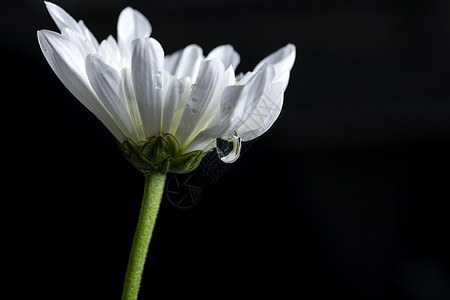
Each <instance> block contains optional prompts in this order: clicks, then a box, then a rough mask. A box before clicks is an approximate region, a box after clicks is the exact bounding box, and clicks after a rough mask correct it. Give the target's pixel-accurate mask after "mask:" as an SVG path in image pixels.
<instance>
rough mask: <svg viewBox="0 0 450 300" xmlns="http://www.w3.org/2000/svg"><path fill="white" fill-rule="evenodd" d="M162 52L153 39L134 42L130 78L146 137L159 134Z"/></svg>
mask: <svg viewBox="0 0 450 300" xmlns="http://www.w3.org/2000/svg"><path fill="white" fill-rule="evenodd" d="M163 71H164V51H163V49H162V47H161V45H160V44H159V43H158V41H156V40H155V39H153V38H143V39H139V40H136V41H135V42H134V48H133V54H132V58H131V77H132V80H133V86H134V91H135V93H136V99H137V103H138V107H139V111H140V114H141V118H142V122H143V125H144V129H145V133H146V135H147V136H152V135H157V134H160V133H161V112H162V80H163Z"/></svg>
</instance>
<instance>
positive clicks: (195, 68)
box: [168, 44, 204, 82]
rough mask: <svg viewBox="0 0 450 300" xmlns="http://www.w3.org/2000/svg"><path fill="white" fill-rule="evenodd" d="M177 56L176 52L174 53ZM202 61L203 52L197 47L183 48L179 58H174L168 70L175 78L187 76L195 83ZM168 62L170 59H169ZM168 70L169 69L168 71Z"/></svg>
mask: <svg viewBox="0 0 450 300" xmlns="http://www.w3.org/2000/svg"><path fill="white" fill-rule="evenodd" d="M174 54H176V55H177V56H178V52H175V53H174ZM203 60H204V56H203V50H202V48H200V47H199V46H198V45H195V44H192V45H189V46H187V47H186V48H184V49H183V50H182V51H181V53H179V57H176V56H174V57H173V61H171V65H170V68H171V69H173V70H174V71H173V75H175V76H176V77H177V78H181V77H185V76H189V77H191V79H192V81H194V82H195V80H196V79H197V74H198V72H199V68H200V64H201V63H202V61H203ZM169 61H170V59H169ZM168 70H169V69H168Z"/></svg>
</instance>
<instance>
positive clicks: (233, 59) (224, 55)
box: [206, 45, 241, 70]
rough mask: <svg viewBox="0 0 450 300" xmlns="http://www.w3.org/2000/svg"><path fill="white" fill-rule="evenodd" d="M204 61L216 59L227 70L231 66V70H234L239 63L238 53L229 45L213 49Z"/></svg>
mask: <svg viewBox="0 0 450 300" xmlns="http://www.w3.org/2000/svg"><path fill="white" fill-rule="evenodd" d="M206 59H218V60H220V61H221V62H223V65H224V66H225V69H228V67H229V66H233V69H235V70H236V68H237V66H238V65H239V62H240V61H241V57H240V56H239V53H237V52H236V51H235V50H234V48H233V46H231V45H222V46H219V47H216V48H214V49H213V50H211V52H209V54H208V55H207V56H206Z"/></svg>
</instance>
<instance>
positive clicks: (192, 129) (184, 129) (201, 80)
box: [175, 60, 225, 148]
mask: <svg viewBox="0 0 450 300" xmlns="http://www.w3.org/2000/svg"><path fill="white" fill-rule="evenodd" d="M224 73H225V70H224V67H223V64H222V62H220V61H218V60H205V61H203V62H202V64H201V65H200V70H199V72H198V79H197V81H196V82H195V84H194V85H192V92H191V93H190V95H189V100H188V103H187V104H186V108H185V110H184V112H183V116H182V118H181V121H180V126H179V127H178V130H177V132H176V134H175V137H176V138H177V140H178V142H179V143H180V145H181V148H183V147H186V146H187V144H189V142H190V141H191V140H192V139H193V138H194V137H195V136H196V135H197V134H198V133H199V132H200V131H201V130H203V129H204V127H206V125H207V124H205V122H204V121H205V120H206V119H209V117H210V116H208V115H207V114H205V112H206V111H207V110H208V108H209V107H211V105H214V101H215V100H216V99H219V98H218V92H219V90H220V87H221V85H220V83H221V81H222V78H223V76H224Z"/></svg>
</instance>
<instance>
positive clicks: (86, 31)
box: [78, 20, 99, 50]
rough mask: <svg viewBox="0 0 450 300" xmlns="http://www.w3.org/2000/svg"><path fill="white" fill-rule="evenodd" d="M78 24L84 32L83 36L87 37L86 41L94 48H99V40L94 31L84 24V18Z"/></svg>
mask: <svg viewBox="0 0 450 300" xmlns="http://www.w3.org/2000/svg"><path fill="white" fill-rule="evenodd" d="M78 25H79V26H80V29H81V31H82V32H83V36H84V37H85V38H86V43H88V44H90V46H91V47H92V48H94V49H95V50H97V49H98V46H99V44H98V41H97V39H96V38H95V36H94V35H93V34H92V32H91V31H90V30H89V29H88V28H87V27H86V25H84V22H83V20H80V21H78Z"/></svg>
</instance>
